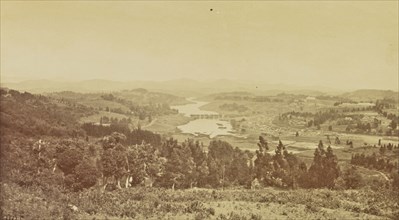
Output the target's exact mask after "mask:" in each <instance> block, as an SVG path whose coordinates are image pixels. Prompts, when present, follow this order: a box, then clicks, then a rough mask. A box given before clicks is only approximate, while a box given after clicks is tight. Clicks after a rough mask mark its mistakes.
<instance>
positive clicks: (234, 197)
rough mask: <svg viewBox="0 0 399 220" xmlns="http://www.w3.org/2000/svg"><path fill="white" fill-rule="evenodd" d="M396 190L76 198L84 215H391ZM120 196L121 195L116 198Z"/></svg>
mask: <svg viewBox="0 0 399 220" xmlns="http://www.w3.org/2000/svg"><path fill="white" fill-rule="evenodd" d="M393 196H394V195H389V194H381V193H380V194H377V193H375V192H373V191H371V190H367V189H362V190H345V191H331V190H326V189H316V190H305V189H299V190H278V189H274V188H265V189H260V190H245V189H228V190H224V191H223V190H211V189H198V190H176V191H172V190H165V189H149V188H147V189H146V188H132V189H123V190H119V191H117V192H113V193H109V192H107V193H104V194H102V193H101V192H99V191H91V192H85V193H83V194H81V195H80V197H79V196H77V195H75V196H73V197H72V199H71V202H72V203H74V204H75V205H76V206H77V207H79V208H80V212H79V215H78V216H79V217H80V218H84V219H86V218H92V217H94V216H95V217H98V218H100V219H102V218H104V217H119V218H121V217H126V218H128V217H135V218H138V219H194V218H195V219H217V218H219V219H223V217H227V218H229V217H233V218H232V219H251V218H254V219H387V218H393V215H395V212H397V210H395V207H397V203H395V202H396V201H395V198H394V197H393ZM115 197H118V200H119V201H117V202H116V200H113V199H112V198H115ZM89 198H90V199H91V200H88V199H89ZM93 198H95V199H93ZM103 199H105V200H104V201H103ZM96 202H98V205H95V203H96ZM90 203H91V204H90ZM212 209H213V210H212ZM85 210H86V211H89V212H92V214H88V213H87V212H86V211H85ZM93 210H95V214H94V213H93ZM120 213H124V214H122V216H121V215H120ZM115 215H118V216H115ZM396 215H397V213H396ZM234 217H235V218H234ZM111 219H112V218H111Z"/></svg>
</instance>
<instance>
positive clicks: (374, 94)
mask: <svg viewBox="0 0 399 220" xmlns="http://www.w3.org/2000/svg"><path fill="white" fill-rule="evenodd" d="M341 96H342V97H345V98H348V99H351V100H355V101H373V100H377V99H393V100H396V101H398V100H399V93H398V92H395V91H392V90H377V89H360V90H356V91H353V92H347V93H344V94H342V95H341Z"/></svg>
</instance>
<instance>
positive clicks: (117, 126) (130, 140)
mask: <svg viewBox="0 0 399 220" xmlns="http://www.w3.org/2000/svg"><path fill="white" fill-rule="evenodd" d="M82 128H83V129H84V131H85V132H86V134H87V135H89V136H94V137H103V136H106V135H111V134H112V133H113V132H118V133H121V134H123V135H125V136H126V141H125V143H124V144H127V145H133V144H142V143H143V142H144V143H149V144H152V145H159V144H161V135H159V134H155V133H153V132H150V131H147V130H142V129H141V128H140V127H138V128H137V129H133V130H131V129H130V128H129V124H128V121H127V120H126V119H125V120H124V119H122V120H117V119H116V120H114V121H113V122H111V124H110V125H109V126H103V125H95V124H93V123H84V124H83V125H82Z"/></svg>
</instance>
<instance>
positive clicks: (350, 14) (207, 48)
mask: <svg viewBox="0 0 399 220" xmlns="http://www.w3.org/2000/svg"><path fill="white" fill-rule="evenodd" d="M397 8H398V2H395V1H392V2H390V1H385V2H370V1H367V2H358V1H356V2H136V1H134V2H77V1H73V2H60V1H57V2H11V1H6V2H4V1H2V2H1V26H2V28H1V63H2V65H1V82H2V83H10V82H20V81H25V80H57V81H68V82H70V81H76V82H78V81H84V80H93V79H103V80H112V81H117V82H126V81H161V82H162V81H169V80H179V79H193V80H199V81H207V80H209V81H215V80H220V79H227V80H237V81H245V82H262V83H268V84H282V85H295V86H298V87H312V86H318V87H326V88H333V89H337V90H356V89H384V90H394V91H397V90H398V11H397V10H396V9H397Z"/></svg>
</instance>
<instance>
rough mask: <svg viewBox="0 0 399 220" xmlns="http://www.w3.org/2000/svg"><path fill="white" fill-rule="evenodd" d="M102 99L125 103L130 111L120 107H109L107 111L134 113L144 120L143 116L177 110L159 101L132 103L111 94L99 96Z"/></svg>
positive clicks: (174, 112) (170, 112) (169, 112)
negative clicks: (156, 102)
mask: <svg viewBox="0 0 399 220" xmlns="http://www.w3.org/2000/svg"><path fill="white" fill-rule="evenodd" d="M101 97H102V98H103V99H104V100H107V101H113V102H117V103H120V104H122V105H125V106H127V107H128V108H129V110H130V111H128V112H124V111H123V110H122V109H120V108H119V109H109V108H108V107H107V108H108V110H109V111H113V112H115V113H120V114H125V115H135V116H138V117H139V119H140V120H144V119H145V118H147V117H148V118H149V117H152V116H155V115H167V114H176V113H177V110H174V109H171V108H170V106H169V105H168V104H167V103H159V104H153V103H150V104H147V105H140V104H137V103H134V102H133V101H130V100H126V99H123V98H118V97H115V96H114V95H112V94H105V95H102V96H101Z"/></svg>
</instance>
